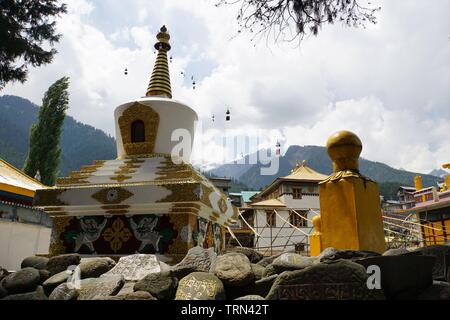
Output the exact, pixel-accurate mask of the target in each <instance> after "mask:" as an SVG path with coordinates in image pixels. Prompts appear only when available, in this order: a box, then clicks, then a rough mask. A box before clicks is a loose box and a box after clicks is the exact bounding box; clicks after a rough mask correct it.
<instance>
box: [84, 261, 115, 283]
mask: <svg viewBox="0 0 450 320" xmlns="http://www.w3.org/2000/svg"><path fill="white" fill-rule="evenodd" d="M115 264H116V263H115V262H114V260H112V259H111V258H87V259H81V262H80V265H79V267H80V277H81V279H87V278H98V277H100V276H101V275H102V274H104V273H106V272H108V271H109V270H111V269H112V268H113V267H114V266H115Z"/></svg>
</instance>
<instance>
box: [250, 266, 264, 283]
mask: <svg viewBox="0 0 450 320" xmlns="http://www.w3.org/2000/svg"><path fill="white" fill-rule="evenodd" d="M251 267H252V271H253V274H254V275H255V280H261V279H262V278H263V276H264V272H265V271H266V268H264V267H263V266H260V265H259V264H255V263H252V264H251Z"/></svg>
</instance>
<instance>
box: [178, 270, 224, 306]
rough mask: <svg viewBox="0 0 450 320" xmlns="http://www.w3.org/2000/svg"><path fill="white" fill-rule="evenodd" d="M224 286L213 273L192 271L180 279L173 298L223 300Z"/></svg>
mask: <svg viewBox="0 0 450 320" xmlns="http://www.w3.org/2000/svg"><path fill="white" fill-rule="evenodd" d="M224 299H225V288H224V286H223V283H222V281H220V279H219V278H217V277H216V276H215V275H213V274H211V273H206V272H193V273H191V274H189V275H188V276H186V277H184V278H183V279H181V281H180V283H179V284H178V289H177V293H176V296H175V300H224Z"/></svg>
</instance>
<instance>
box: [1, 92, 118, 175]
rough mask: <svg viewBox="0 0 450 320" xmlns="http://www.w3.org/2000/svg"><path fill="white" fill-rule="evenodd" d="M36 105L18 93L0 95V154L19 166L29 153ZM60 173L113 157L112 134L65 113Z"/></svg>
mask: <svg viewBox="0 0 450 320" xmlns="http://www.w3.org/2000/svg"><path fill="white" fill-rule="evenodd" d="M38 112H39V107H38V106H36V105H35V104H33V103H32V102H30V101H28V100H26V99H23V98H20V97H17V96H9V95H5V96H0V123H1V126H0V157H1V158H3V159H5V160H6V161H8V162H9V163H11V164H12V165H14V166H15V167H17V168H19V169H22V168H23V165H24V163H25V159H26V157H27V154H28V146H29V132H30V127H31V125H32V124H33V123H35V122H36V121H37V117H38ZM61 150H62V155H61V164H60V167H59V170H60V174H59V175H60V176H65V175H67V174H68V173H69V172H70V171H73V170H78V169H79V168H80V167H81V166H82V165H89V164H92V161H93V160H108V159H115V158H116V142H115V140H114V138H113V137H111V136H109V135H107V134H105V133H104V132H103V131H101V130H98V129H95V128H94V127H91V126H88V125H85V124H83V123H80V122H78V121H76V120H75V119H74V118H72V117H70V116H66V119H65V121H64V125H63V133H62V136H61Z"/></svg>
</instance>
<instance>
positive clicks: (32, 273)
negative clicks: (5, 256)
mask: <svg viewBox="0 0 450 320" xmlns="http://www.w3.org/2000/svg"><path fill="white" fill-rule="evenodd" d="M40 278H41V277H40V275H39V271H38V270H36V269H34V268H25V269H22V270H19V271H17V272H16V273H12V274H10V275H8V276H7V277H6V278H4V279H3V280H2V285H3V288H5V289H6V291H8V293H9V294H18V293H29V292H33V291H35V290H36V287H37V286H38V285H39V281H40Z"/></svg>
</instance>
